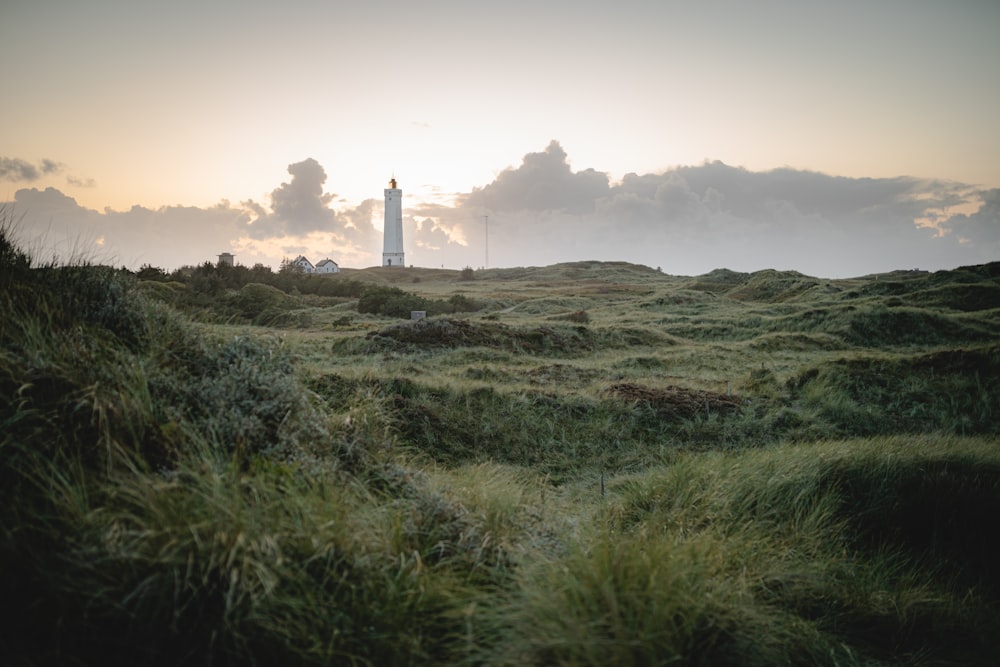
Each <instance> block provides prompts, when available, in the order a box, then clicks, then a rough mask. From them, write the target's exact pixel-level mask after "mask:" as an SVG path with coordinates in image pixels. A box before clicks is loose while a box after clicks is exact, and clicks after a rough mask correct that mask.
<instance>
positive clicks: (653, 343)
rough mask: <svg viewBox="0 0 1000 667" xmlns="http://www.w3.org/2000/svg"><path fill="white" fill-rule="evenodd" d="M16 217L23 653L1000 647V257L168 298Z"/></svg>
mask: <svg viewBox="0 0 1000 667" xmlns="http://www.w3.org/2000/svg"><path fill="white" fill-rule="evenodd" d="M0 227H2V228H0V308H2V311H3V313H4V316H3V318H2V320H0V494H2V496H3V497H2V498H0V501H2V504H0V508H2V509H0V517H2V519H0V564H2V566H3V567H2V568H0V599H2V600H3V604H4V607H5V609H6V610H7V612H8V614H7V615H6V617H7V618H8V619H13V620H9V621H8V623H7V626H6V632H4V633H3V635H2V636H0V661H2V662H3V663H4V664H37V665H63V664H108V663H128V664H248V663H254V662H255V663H257V664H282V665H285V664H317V665H325V664H338V665H339V664H356V665H386V664H435V665H436V664H468V665H524V664H536V665H549V664H563V665H610V664H615V665H644V664H668V663H670V664H675V663H676V664H690V665H695V664H705V665H708V664H711V665H718V664H722V665H725V664H732V665H775V664H818V665H877V664H887V665H888V664H892V665H898V664H904V665H907V664H909V665H930V664H933V665H946V664H990V663H991V662H992V661H993V660H994V659H995V656H996V655H997V654H998V651H1000V614H998V613H997V603H998V601H1000V579H998V576H997V573H996V568H995V566H994V560H995V559H994V550H993V547H992V544H993V536H994V535H996V534H997V533H998V529H1000V525H998V524H1000V518H998V517H1000V448H998V446H997V445H998V441H997V434H998V432H1000V386H998V384H1000V337H998V336H997V334H996V332H997V331H1000V321H998V320H1000V265H997V264H991V265H987V266H979V267H966V268H962V269H959V270H956V271H943V272H937V273H932V274H931V273H921V272H895V273H892V274H884V275H880V276H866V277H859V278H856V279H851V280H825V279H820V278H814V277H809V276H804V275H801V274H797V273H790V272H777V271H761V272H757V273H754V274H743V273H736V272H732V271H727V270H723V269H720V270H717V271H713V272H712V273H709V274H706V275H704V276H697V277H683V276H671V275H668V274H663V273H660V272H658V271H654V270H652V269H649V268H647V267H641V266H635V265H630V264H626V263H602V262H578V263H573V264H562V265H556V266H550V267H526V268H511V269H490V270H482V271H475V272H458V271H447V270H443V269H442V270H429V269H415V268H407V269H402V270H384V269H364V270H354V271H351V270H348V271H344V272H343V273H342V274H340V275H337V276H306V277H303V276H276V277H275V276H269V275H266V274H257V275H254V276H250V275H249V273H248V274H247V276H245V277H241V275H242V274H240V275H235V274H225V275H224V274H223V273H213V270H212V269H211V267H207V268H204V269H203V270H202V271H201V273H192V274H191V275H190V276H183V275H178V276H166V275H165V274H163V273H162V272H159V273H157V272H147V273H149V274H151V275H153V279H148V278H147V279H144V278H143V277H142V275H140V276H136V275H132V274H129V273H127V272H124V271H117V270H113V269H110V268H107V267H101V266H92V265H87V264H86V263H85V262H81V263H78V264H76V265H72V266H61V265H56V264H52V263H49V264H46V263H42V262H38V261H37V260H36V259H34V258H32V257H30V256H29V255H28V254H26V253H25V252H24V251H23V250H22V249H21V248H19V247H18V246H17V245H16V243H14V242H13V241H12V238H11V237H12V235H11V229H10V228H9V226H0ZM217 271H219V272H223V271H225V269H218V270H217ZM251 278H252V279H251ZM310 281H313V282H310ZM316 281H322V282H316ZM338 281H339V282H338ZM389 288H394V289H397V290H401V291H402V292H404V293H405V294H402V295H400V294H399V293H398V292H393V291H391V289H389ZM366 290H373V291H366ZM378 290H381V291H378ZM350 294H355V296H350ZM456 296H458V297H461V298H457V299H456V298H455V297H456ZM380 299H381V300H383V301H379V300H380ZM393 299H395V300H397V303H426V304H430V306H429V307H430V309H431V311H432V316H431V317H429V318H428V319H426V320H423V321H420V322H410V321H407V320H403V319H400V318H398V317H390V316H387V315H384V314H380V313H378V312H371V311H369V312H361V311H363V310H368V309H369V306H368V305H366V304H372V303H373V304H374V305H373V306H371V307H372V308H376V309H377V307H378V306H379V304H380V303H383V302H387V301H388V300H393ZM359 306H363V307H361V308H360V310H359ZM434 309H439V310H443V311H444V312H439V313H437V314H433V310H434ZM461 309H467V310H461Z"/></svg>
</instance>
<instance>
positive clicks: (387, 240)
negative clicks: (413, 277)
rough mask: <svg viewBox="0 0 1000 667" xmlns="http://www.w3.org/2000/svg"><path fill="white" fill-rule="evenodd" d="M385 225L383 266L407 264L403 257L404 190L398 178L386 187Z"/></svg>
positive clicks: (383, 233)
mask: <svg viewBox="0 0 1000 667" xmlns="http://www.w3.org/2000/svg"><path fill="white" fill-rule="evenodd" d="M384 192H385V227H384V228H383V231H382V266H406V260H405V258H404V257H403V191H402V190H401V189H400V188H397V187H396V179H395V178H393V179H392V180H390V181H389V187H388V188H386V189H385V191H384Z"/></svg>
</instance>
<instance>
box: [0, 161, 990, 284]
mask: <svg viewBox="0 0 1000 667" xmlns="http://www.w3.org/2000/svg"><path fill="white" fill-rule="evenodd" d="M15 162H16V161H15ZM5 164H7V163H5ZM17 164H20V163H17ZM15 167H16V164H15ZM15 167H8V168H15ZM29 167H35V168H36V169H37V170H38V171H39V172H40V171H41V170H42V169H43V166H34V165H29ZM288 172H289V174H290V175H291V178H290V180H289V181H288V182H286V183H282V184H280V185H279V186H278V187H277V188H275V189H274V190H273V191H272V192H271V194H270V196H269V198H268V201H267V202H263V203H258V202H254V201H252V200H250V201H245V202H241V203H240V204H239V205H236V206H234V205H231V204H229V203H228V202H225V201H223V202H220V203H219V204H218V205H216V206H214V207H210V208H205V209H202V208H195V207H182V206H173V207H163V208H159V209H148V208H144V207H141V206H134V207H132V208H131V209H129V210H126V211H113V210H110V209H105V210H103V211H96V210H91V209H86V208H84V207H81V206H79V205H78V204H77V202H76V201H75V200H74V199H73V198H72V197H69V196H67V195H65V194H63V193H62V192H60V191H59V190H57V189H55V188H51V187H50V188H45V189H44V190H40V189H35V188H30V189H22V190H18V191H17V194H16V197H15V202H14V207H15V209H16V211H15V215H18V216H20V215H22V214H23V216H24V218H23V221H22V227H23V228H27V231H30V232H32V233H33V234H34V235H35V236H36V237H38V238H42V237H44V238H45V239H47V241H46V242H45V243H44V245H45V247H47V248H49V247H52V248H56V250H55V251H54V252H55V253H56V254H58V255H60V256H62V257H69V256H72V255H73V254H74V252H75V250H79V249H81V248H89V249H91V250H92V251H94V252H98V251H99V252H100V253H102V254H99V255H98V256H99V257H106V256H111V257H114V258H116V259H115V263H121V264H125V265H128V266H133V267H135V266H137V265H138V264H141V263H150V264H153V265H155V266H161V267H164V268H167V269H172V268H177V267H178V266H181V265H184V264H200V263H202V262H204V261H215V257H216V255H217V254H218V253H220V252H223V251H233V252H235V253H236V254H237V261H239V262H241V263H243V264H246V265H252V264H254V263H258V262H260V263H263V264H267V265H269V266H272V267H274V268H277V266H278V264H279V263H280V261H281V260H282V259H283V258H285V257H293V256H295V255H297V254H305V255H306V256H308V257H309V258H310V259H312V260H314V261H318V260H319V259H322V258H324V257H330V258H332V259H334V260H335V261H337V262H338V263H339V264H341V266H344V267H363V266H374V265H378V264H379V255H380V253H381V244H382V235H381V232H380V231H379V229H378V228H379V227H380V225H379V224H373V223H379V222H380V221H381V217H382V201H381V200H380V199H367V200H364V201H362V202H360V203H358V204H356V205H351V204H349V203H345V202H338V201H336V200H335V195H333V194H329V193H327V192H325V190H324V186H325V184H326V180H327V176H326V172H325V170H324V169H323V167H322V166H321V165H320V164H319V163H318V162H316V161H315V160H313V159H306V160H304V161H302V162H298V163H295V164H292V165H289V166H288ZM334 205H336V206H337V208H336V209H335V208H333V206H334ZM403 213H404V215H403V225H404V243H405V251H406V253H407V260H408V262H409V263H411V264H414V265H417V266H428V267H436V266H446V267H448V268H461V267H463V266H483V265H485V264H486V263H487V255H488V262H489V265H490V266H493V267H496V266H529V265H535V266H538V265H546V264H553V263H557V262H569V261H581V260H606V261H611V260H620V261H629V262H634V263H639V264H646V265H648V266H654V267H657V266H658V267H661V268H662V269H663V270H664V271H665V272H667V273H673V274H680V275H698V274H701V273H706V272H708V271H711V270H712V269H715V268H720V267H725V268H730V269H734V270H739V271H756V270H760V269H766V268H775V269H792V270H797V271H800V272H802V273H806V274H810V275H814V276H819V277H827V278H836V277H849V276H856V275H863V274H866V273H872V272H878V271H889V270H893V269H898V268H923V269H929V270H937V269H946V268H954V267H957V266H962V265H969V264H982V263H986V262H990V261H996V260H998V259H1000V189H993V190H983V189H979V188H976V187H973V186H970V185H967V184H963V183H955V182H950V181H939V180H927V179H915V178H909V177H899V178H879V179H874V178H845V177H839V176H830V175H826V174H822V173H818V172H812V171H803V170H796V169H791V168H782V169H775V170H771V171H750V170H748V169H745V168H742V167H734V166H730V165H727V164H724V163H722V162H718V161H714V162H705V163H703V164H700V165H694V166H681V167H676V168H673V169H669V170H666V171H663V172H660V173H647V174H636V173H631V174H627V175H625V176H624V177H623V178H622V180H621V181H620V182H618V183H611V182H610V181H609V179H608V177H607V175H606V174H604V173H602V172H598V171H594V170H593V169H587V170H584V171H573V169H572V168H571V167H570V165H569V161H568V159H567V155H566V152H565V151H564V150H563V149H562V147H561V146H560V145H559V144H558V143H557V142H555V141H553V142H551V143H550V144H549V145H548V147H547V148H546V149H545V150H544V151H543V152H539V153H528V154H527V155H525V156H524V159H523V161H522V163H521V164H520V165H519V166H518V167H516V168H508V169H506V170H504V171H503V172H501V173H500V174H498V175H497V177H496V178H495V179H494V180H493V181H492V182H490V183H487V184H485V185H483V186H482V187H479V188H473V190H472V191H471V192H467V193H458V194H457V195H453V196H449V197H447V198H444V197H442V198H441V199H440V200H439V202H438V203H428V202H426V201H424V202H420V203H416V204H412V205H407V204H406V200H405V199H404V211H403ZM487 221H488V222H487ZM100 241H103V242H104V243H103V246H102V245H100V244H99V242H100Z"/></svg>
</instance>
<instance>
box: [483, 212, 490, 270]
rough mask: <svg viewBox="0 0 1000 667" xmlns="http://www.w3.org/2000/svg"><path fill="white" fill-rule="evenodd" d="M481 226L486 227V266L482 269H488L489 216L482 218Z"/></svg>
mask: <svg viewBox="0 0 1000 667" xmlns="http://www.w3.org/2000/svg"><path fill="white" fill-rule="evenodd" d="M483 224H485V225H486V266H484V267H483V268H484V269H488V268H490V216H488V215H484V216H483Z"/></svg>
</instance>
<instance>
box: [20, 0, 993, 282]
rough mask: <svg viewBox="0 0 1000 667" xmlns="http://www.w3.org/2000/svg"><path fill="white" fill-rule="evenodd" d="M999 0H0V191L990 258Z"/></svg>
mask: <svg viewBox="0 0 1000 667" xmlns="http://www.w3.org/2000/svg"><path fill="white" fill-rule="evenodd" d="M998 34H1000V2H997V0H950V1H948V2H945V1H944V0H839V1H838V2H810V1H805V0H760V1H756V2H749V1H746V0H702V1H695V0H687V1H684V2H682V1H678V0H658V1H655V2H654V1H648V0H616V1H615V2H613V3H612V2H600V1H595V2H591V3H579V2H578V3H569V2H562V1H559V0H552V1H551V2H538V1H537V0H533V1H531V2H528V1H525V0H507V1H506V2H504V3H491V4H490V5H486V4H485V3H470V2H458V1H457V0H455V1H450V2H449V1H443V0H422V1H421V2H403V1H401V0H384V1H382V2H339V1H332V2H331V1H330V0H325V1H323V2H320V1H313V0H281V2H278V1H272V2H267V1H258V0H243V1H237V0H215V1H213V2H204V1H203V0H197V1H193V0H173V1H172V2H162V0H157V1H156V2H147V1H146V0H91V1H89V2H85V3H83V2H75V1H71V0H3V2H2V3H0V86H2V90H3V91H4V104H2V105H0V206H2V207H3V210H2V213H0V220H2V219H8V220H16V222H17V225H16V228H17V233H18V234H19V235H20V236H21V237H23V238H24V239H25V241H24V242H25V243H26V244H27V245H28V246H29V247H30V248H32V249H34V250H35V252H36V253H41V254H43V255H50V256H52V257H55V258H63V259H67V260H68V259H71V258H73V257H77V256H80V257H87V258H90V259H95V260H97V261H103V262H107V263H112V264H115V265H122V266H127V267H129V268H133V269H135V268H138V267H140V266H141V265H145V264H148V265H152V266H158V267H161V268H165V269H167V270H172V269H175V268H178V267H180V266H183V265H197V264H201V263H203V262H205V261H212V262H214V261H216V259H217V256H218V254H219V253H222V252H232V253H233V254H235V255H236V261H237V262H238V263H241V264H244V265H247V266H252V265H254V264H257V263H262V264H265V265H269V266H271V267H272V268H275V269H277V268H278V266H279V264H280V262H281V261H282V260H283V259H286V258H293V257H295V256H297V255H299V254H303V255H305V256H306V257H308V258H309V259H311V260H312V261H313V262H316V261H319V260H320V259H323V258H326V257H329V258H331V259H334V260H335V261H337V262H338V263H339V264H340V265H341V266H342V267H349V268H362V267H367V266H376V265H379V264H380V263H381V251H382V220H383V218H382V216H383V192H382V191H383V188H386V187H388V181H389V178H390V177H392V176H395V177H396V179H397V180H398V182H399V187H401V188H402V190H403V214H404V249H405V251H406V260H407V263H408V264H411V265H414V266H425V267H442V266H443V267H446V268H454V269H459V268H463V267H466V266H472V267H474V268H478V267H482V266H489V267H503V266H540V265H549V264H554V263H557V262H568V261H583V260H605V261H628V262H634V263H638V264H645V265H647V266H651V267H658V268H660V269H661V270H663V271H664V272H665V273H670V274H675V275H699V274H702V273H706V272H708V271H711V270H713V269H716V268H729V269H732V270H737V271H756V270H761V269H769V268H771V269H779V270H795V271H799V272H802V273H805V274H808V275H813V276H819V277H829V278H837V277H850V276H856V275H865V274H868V273H874V272H881V271H891V270H896V269H912V268H919V269H924V270H941V269H951V268H955V267H958V266H964V265H972V264H981V263H986V262H990V261H997V260H1000V157H998V156H1000V124H998V122H997V120H996V119H997V118H998V113H1000V77H998V76H997V71H998V69H1000V39H997V38H996V36H997V35H998Z"/></svg>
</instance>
